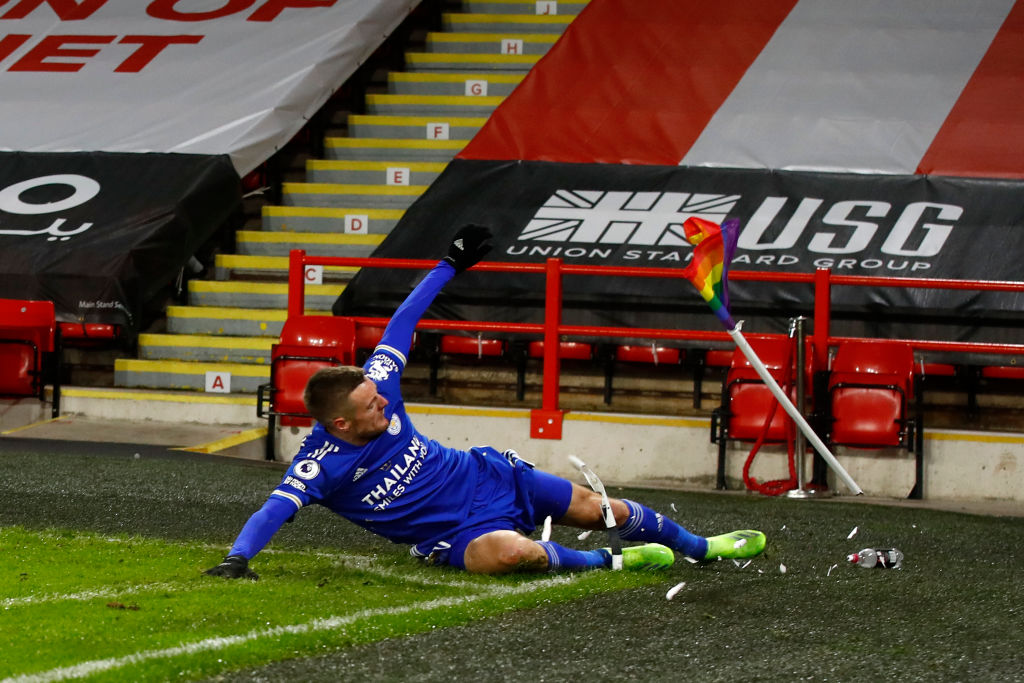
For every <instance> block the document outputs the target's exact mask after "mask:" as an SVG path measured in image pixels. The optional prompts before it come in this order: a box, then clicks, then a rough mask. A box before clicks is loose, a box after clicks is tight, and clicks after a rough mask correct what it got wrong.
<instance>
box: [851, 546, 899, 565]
mask: <svg viewBox="0 0 1024 683" xmlns="http://www.w3.org/2000/svg"><path fill="white" fill-rule="evenodd" d="M846 559H847V561H848V562H849V563H850V564H853V565H856V566H858V567H863V568H864V569H899V568H901V567H902V566H903V553H901V552H900V551H899V550H897V549H896V548H864V550H861V551H859V552H856V553H853V554H851V555H847V556H846Z"/></svg>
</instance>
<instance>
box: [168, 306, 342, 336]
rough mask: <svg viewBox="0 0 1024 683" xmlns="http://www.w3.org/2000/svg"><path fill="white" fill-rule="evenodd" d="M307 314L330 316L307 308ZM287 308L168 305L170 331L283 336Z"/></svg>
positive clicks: (200, 333)
mask: <svg viewBox="0 0 1024 683" xmlns="http://www.w3.org/2000/svg"><path fill="white" fill-rule="evenodd" d="M306 314H307V315H328V314H327V313H325V312H324V311H313V310H310V309H306ZM287 317H288V311H287V310H286V309H283V308H281V309H251V308H236V307H231V306H168V307H167V332H168V333H170V334H199V335H217V336H228V337H273V338H276V337H280V336H281V327H282V326H283V325H284V321H285V318H287Z"/></svg>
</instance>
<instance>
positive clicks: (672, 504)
mask: <svg viewBox="0 0 1024 683" xmlns="http://www.w3.org/2000/svg"><path fill="white" fill-rule="evenodd" d="M669 505H671V506H672V512H679V511H678V510H676V504H675V503H669Z"/></svg>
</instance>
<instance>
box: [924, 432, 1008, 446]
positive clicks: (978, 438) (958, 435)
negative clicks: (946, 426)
mask: <svg viewBox="0 0 1024 683" xmlns="http://www.w3.org/2000/svg"><path fill="white" fill-rule="evenodd" d="M924 438H925V439H928V440H931V441H972V442H974V443H1012V444H1024V435H1016V434H980V433H977V432H933V431H931V430H929V429H926V430H924Z"/></svg>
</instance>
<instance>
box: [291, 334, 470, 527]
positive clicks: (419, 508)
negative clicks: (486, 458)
mask: <svg viewBox="0 0 1024 683" xmlns="http://www.w3.org/2000/svg"><path fill="white" fill-rule="evenodd" d="M404 365H405V358H404V357H402V356H401V354H400V353H398V352H397V351H395V350H394V349H390V348H388V347H387V346H386V345H381V346H378V348H377V350H376V351H375V352H374V354H373V355H372V356H371V357H370V358H369V360H367V362H366V364H365V365H364V366H363V368H364V370H365V372H366V376H367V377H369V378H370V379H371V380H372V381H373V382H374V383H376V385H377V391H378V392H379V393H380V394H381V395H382V396H383V397H384V398H386V399H387V400H388V405H387V406H386V407H385V409H384V411H385V412H384V415H385V417H388V418H389V420H390V423H389V425H388V428H387V431H385V432H384V433H383V434H381V435H380V436H378V437H377V438H375V439H373V440H372V441H370V442H369V443H368V444H366V445H365V446H354V445H352V444H349V443H346V442H345V441H342V440H340V439H336V438H334V437H333V436H331V435H330V434H329V433H328V432H327V430H326V429H324V427H323V425H320V424H317V425H316V426H315V427H314V428H313V431H312V432H311V433H310V434H309V435H308V436H307V437H306V438H305V440H304V441H303V442H302V446H301V448H300V449H299V452H298V454H297V455H296V456H295V459H294V460H293V461H292V464H291V467H290V468H289V469H288V473H287V474H286V475H285V477H284V479H283V481H282V482H281V484H280V485H279V486H278V487H277V488H276V489H275V490H274V491H273V493H272V495H276V496H281V497H283V498H286V499H287V500H290V501H292V502H293V503H294V504H295V505H296V507H297V508H301V507H303V506H305V505H309V504H311V503H318V504H320V505H324V506H326V507H327V508H329V509H331V510H333V511H334V512H336V513H338V514H339V515H341V516H342V517H344V518H346V519H348V520H350V521H351V522H354V523H355V524H358V525H359V526H362V527H364V528H366V529H369V530H370V531H373V532H374V533H377V534H380V535H381V536H384V537H385V538H388V539H390V540H392V541H394V542H396V543H416V542H419V541H423V540H426V539H429V538H434V537H435V536H438V535H439V534H443V533H444V532H445V531H446V530H448V529H450V528H453V527H454V526H456V525H457V524H458V523H459V522H460V521H461V520H464V519H465V518H466V517H467V515H468V513H469V508H470V505H471V504H472V501H473V495H474V491H475V489H476V485H477V479H478V473H479V472H480V466H479V463H477V462H476V460H477V459H476V458H475V457H474V456H473V455H471V454H470V453H466V452H463V451H457V450H455V449H452V448H448V447H446V446H442V445H441V444H439V443H438V442H436V441H434V440H432V439H428V438H427V437H426V436H424V435H423V434H421V433H419V432H418V431H417V430H416V428H415V427H414V426H413V424H412V421H411V420H410V419H409V415H408V413H407V412H406V410H405V402H404V401H403V400H402V395H401V392H400V390H399V380H400V378H401V373H402V370H403V368H404Z"/></svg>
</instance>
